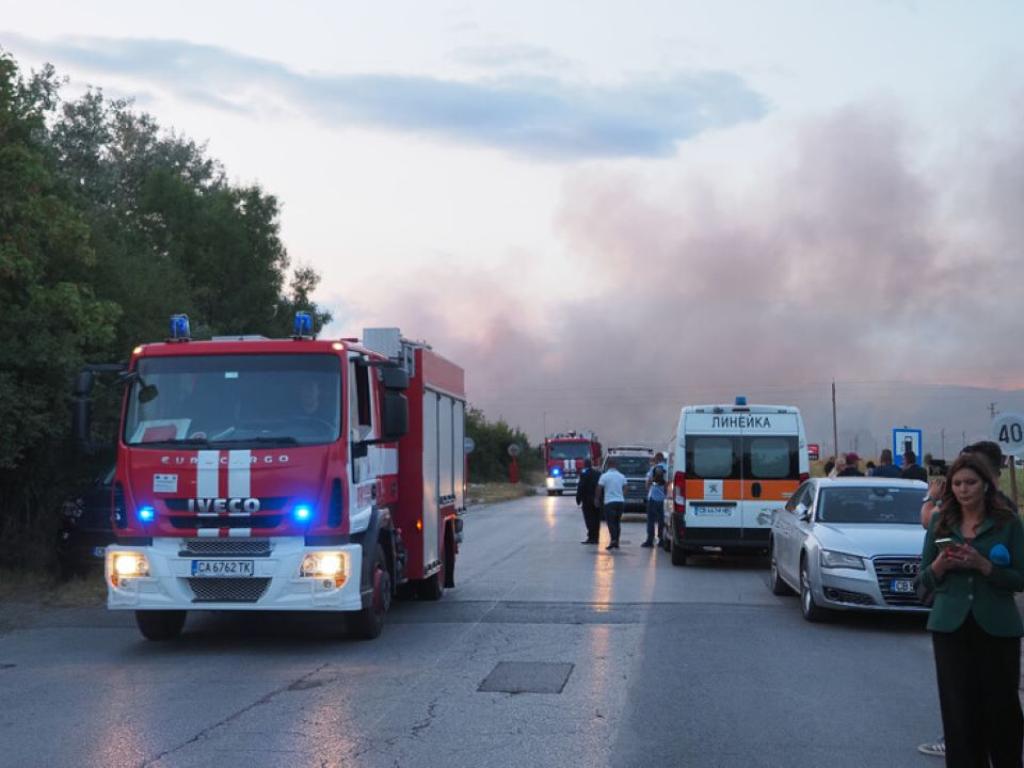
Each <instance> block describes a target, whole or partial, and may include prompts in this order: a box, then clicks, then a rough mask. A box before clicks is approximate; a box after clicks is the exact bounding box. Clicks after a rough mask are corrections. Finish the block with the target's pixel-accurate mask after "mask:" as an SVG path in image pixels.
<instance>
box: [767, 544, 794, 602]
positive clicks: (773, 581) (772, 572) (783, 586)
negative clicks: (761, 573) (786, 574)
mask: <svg viewBox="0 0 1024 768" xmlns="http://www.w3.org/2000/svg"><path fill="white" fill-rule="evenodd" d="M768 557H769V558H770V559H771V565H770V566H769V571H768V584H769V586H770V587H771V589H772V594H773V595H791V594H793V590H792V589H791V588H790V586H789V584H787V583H786V582H785V581H783V580H782V577H781V576H780V575H779V564H778V563H777V562H776V560H775V544H774V543H772V545H771V546H770V547H769V548H768Z"/></svg>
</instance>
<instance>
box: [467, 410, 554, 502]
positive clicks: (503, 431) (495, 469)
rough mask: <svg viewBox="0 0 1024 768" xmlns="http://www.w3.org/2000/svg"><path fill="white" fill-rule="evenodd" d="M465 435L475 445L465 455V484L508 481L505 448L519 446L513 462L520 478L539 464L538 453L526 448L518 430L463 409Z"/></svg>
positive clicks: (527, 444) (476, 411) (500, 421)
mask: <svg viewBox="0 0 1024 768" xmlns="http://www.w3.org/2000/svg"><path fill="white" fill-rule="evenodd" d="M466 436H467V437H471V438H473V442H474V443H475V446H474V448H473V452H472V453H471V454H469V481H470V482H471V483H480V482H500V481H503V480H508V476H509V475H508V469H509V464H510V463H511V457H510V456H509V454H508V447H509V446H510V445H512V444H513V443H516V444H518V445H519V447H520V449H521V452H520V454H519V457H518V458H517V459H516V461H517V463H518V464H519V471H520V476H522V475H523V474H524V473H527V472H531V471H535V470H536V469H537V468H538V467H540V465H541V464H542V461H541V458H540V454H539V453H538V451H537V450H536V449H535V448H531V447H530V441H529V438H527V436H526V435H525V434H524V433H523V432H522V431H521V430H520V429H519V428H518V427H516V428H512V427H510V426H509V425H508V424H507V423H506V422H505V421H504V420H503V419H498V421H495V422H490V421H488V420H487V418H486V417H485V416H484V414H483V412H482V411H480V410H479V409H477V408H472V407H470V408H467V409H466Z"/></svg>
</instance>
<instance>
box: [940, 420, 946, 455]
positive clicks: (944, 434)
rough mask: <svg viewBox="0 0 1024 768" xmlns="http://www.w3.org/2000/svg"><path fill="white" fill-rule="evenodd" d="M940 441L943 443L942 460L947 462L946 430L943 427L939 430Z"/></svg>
mask: <svg viewBox="0 0 1024 768" xmlns="http://www.w3.org/2000/svg"><path fill="white" fill-rule="evenodd" d="M939 439H940V440H941V442H942V460H943V461H945V460H946V428H945V427H943V428H942V429H940V430H939Z"/></svg>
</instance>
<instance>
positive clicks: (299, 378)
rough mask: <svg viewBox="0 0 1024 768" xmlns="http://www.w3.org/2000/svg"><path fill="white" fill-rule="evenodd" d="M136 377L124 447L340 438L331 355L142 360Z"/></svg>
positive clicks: (336, 372) (337, 371)
mask: <svg viewBox="0 0 1024 768" xmlns="http://www.w3.org/2000/svg"><path fill="white" fill-rule="evenodd" d="M137 373H138V377H137V378H136V380H135V382H134V383H133V384H132V387H131V390H130V392H129V393H128V411H127V414H126V416H125V421H124V440H125V442H126V443H128V444H129V445H146V446H152V447H154V448H156V447H160V448H165V447H168V446H169V445H181V446H182V447H189V448H195V447H204V446H207V445H211V446H212V445H217V446H223V445H225V444H230V445H231V447H235V448H245V447H250V446H251V447H257V446H258V447H267V446H273V445H312V444H318V443H328V442H333V441H335V440H337V439H338V436H339V434H340V433H341V362H340V360H339V359H338V358H337V357H334V356H333V355H312V354H310V355H293V354H286V355H276V354H275V355H193V356H181V357H148V358H146V357H144V358H142V359H141V360H139V363H138V368H137Z"/></svg>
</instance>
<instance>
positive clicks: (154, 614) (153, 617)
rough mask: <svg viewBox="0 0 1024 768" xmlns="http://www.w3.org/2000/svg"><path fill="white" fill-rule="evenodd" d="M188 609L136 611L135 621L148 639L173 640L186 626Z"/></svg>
mask: <svg viewBox="0 0 1024 768" xmlns="http://www.w3.org/2000/svg"><path fill="white" fill-rule="evenodd" d="M185 616H186V611H136V612H135V623H136V624H137V625H138V626H139V632H141V633H142V636H143V637H144V638H146V639H147V640H157V641H159V640H173V639H174V638H175V637H177V636H178V635H179V634H181V629H182V627H184V626H185Z"/></svg>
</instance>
